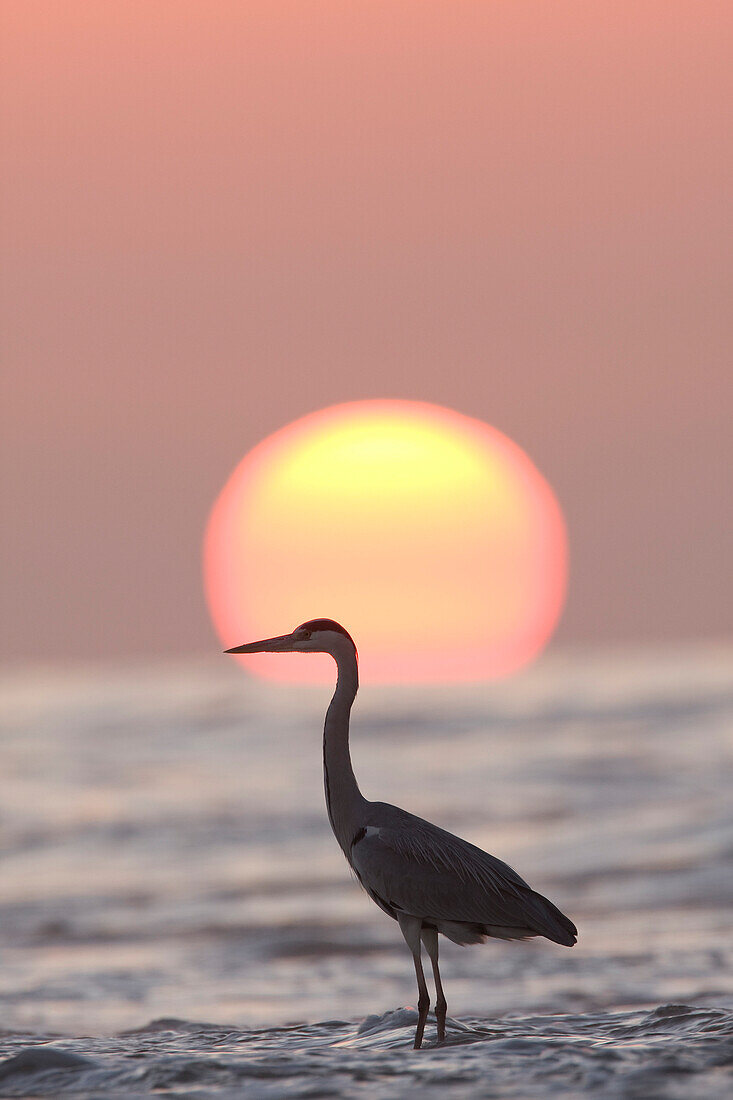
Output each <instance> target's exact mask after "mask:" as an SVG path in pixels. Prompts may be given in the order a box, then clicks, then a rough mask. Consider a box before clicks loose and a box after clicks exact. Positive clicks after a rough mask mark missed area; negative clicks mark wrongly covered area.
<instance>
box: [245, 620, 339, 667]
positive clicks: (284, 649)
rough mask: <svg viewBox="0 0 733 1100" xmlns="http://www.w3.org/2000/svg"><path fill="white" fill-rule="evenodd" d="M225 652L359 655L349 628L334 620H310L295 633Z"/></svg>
mask: <svg viewBox="0 0 733 1100" xmlns="http://www.w3.org/2000/svg"><path fill="white" fill-rule="evenodd" d="M224 652H225V653H330V654H331V656H332V657H335V658H336V659H338V658H339V657H341V656H345V655H346V654H347V653H353V654H354V656H356V646H355V645H354V640H353V638H352V637H351V635H350V634H349V632H348V630H344V628H343V627H342V626H340V625H339V624H338V623H335V622H334V621H333V619H310V620H309V621H308V622H307V623H301V625H300V626H296V628H295V630H294V631H293V632H292V634H281V635H279V636H278V637H277V638H263V640H262V641H260V642H245V644H244V645H237V646H234V648H233V649H226V650H224Z"/></svg>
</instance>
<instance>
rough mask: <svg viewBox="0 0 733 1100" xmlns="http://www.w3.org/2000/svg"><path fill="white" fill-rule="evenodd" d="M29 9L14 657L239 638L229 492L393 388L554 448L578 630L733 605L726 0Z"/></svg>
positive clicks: (8, 424)
mask: <svg viewBox="0 0 733 1100" xmlns="http://www.w3.org/2000/svg"><path fill="white" fill-rule="evenodd" d="M0 18H2V22H3V24H4V25H3V28H2V51H3V57H2V59H1V61H2V66H1V68H2V77H1V79H2V82H3V85H4V87H3V96H2V98H3V104H2V156H3V183H2V188H3V238H4V240H3V255H4V257H5V265H4V269H5V270H4V277H3V291H2V313H3V316H2V318H0V328H1V331H2V345H3V359H4V364H5V365H4V378H3V395H2V418H3V423H2V426H1V430H2V448H3V481H4V486H3V497H4V515H5V523H4V524H3V544H4V558H5V565H4V581H3V584H4V592H3V604H4V606H3V610H2V616H3V622H4V627H3V643H2V644H3V652H4V654H5V655H7V656H12V657H18V658H27V657H42V658H46V657H48V658H54V657H77V656H79V657H84V656H93V655H105V656H111V655H115V654H118V653H119V654H129V653H165V652H186V651H190V650H203V649H205V648H207V647H212V648H213V647H214V646H216V645H217V643H216V642H215V640H214V637H213V632H212V631H211V628H210V626H209V624H208V619H207V615H206V611H205V608H204V602H203V596H202V591H201V580H200V544H201V536H202V531H203V526H204V523H205V519H206V515H207V512H208V509H209V506H210V504H211V503H212V501H213V499H214V497H215V495H216V493H217V492H218V490H219V489H220V487H221V485H222V484H223V482H224V481H225V479H226V478H227V476H228V474H229V473H230V471H231V469H232V468H233V466H234V465H235V463H236V462H237V461H238V459H239V458H240V457H241V456H242V454H244V452H245V451H246V450H248V449H249V448H250V447H251V446H253V445H254V444H255V443H256V442H258V441H259V440H260V439H261V438H262V437H263V436H264V435H266V434H267V433H269V432H271V431H273V430H275V429H276V428H278V427H280V426H282V425H283V424H285V423H287V422H288V421H290V420H292V419H294V418H296V417H298V416H301V415H303V414H305V413H307V412H311V411H313V410H315V409H318V408H320V407H323V406H325V405H330V404H334V403H336V402H341V401H348V400H355V399H359V398H366V397H404V398H411V399H420V400H425V401H432V402H436V403H438V404H444V405H447V406H449V407H451V408H455V409H457V410H459V411H461V412H464V413H467V414H469V415H471V416H476V417H480V418H482V419H484V420H486V421H487V422H489V423H490V424H493V425H495V426H496V427H497V428H499V429H500V430H501V431H502V432H504V433H506V434H507V435H509V436H510V437H511V438H513V439H514V440H516V442H517V443H519V444H520V446H522V447H523V448H524V449H525V450H526V451H527V453H528V454H529V455H530V456H531V458H532V459H533V461H534V462H535V463H536V464H537V465H538V466H539V468H540V470H542V472H543V473H544V474H545V476H546V477H547V478H548V480H549V481H550V483H551V484H552V485H553V486H554V488H555V490H556V492H557V495H558V497H559V499H560V501H561V503H562V505H563V508H564V511H565V515H566V518H567V521H568V526H569V533H570V547H571V572H570V594H569V601H568V605H567V610H566V614H565V617H564V619H563V622H562V625H561V628H560V630H559V632H558V635H557V637H558V640H559V641H563V640H564V641H566V642H570V641H580V640H590V641H598V642H606V641H615V640H634V641H636V640H646V639H657V638H677V637H680V638H686V637H717V636H721V635H723V634H725V633H728V632H729V631H730V627H731V620H732V618H733V585H732V583H731V575H732V574H731V568H732V567H731V563H732V562H733V492H732V491H731V470H732V469H733V432H732V431H731V426H730V425H731V419H732V412H733V408H732V406H733V373H732V370H731V355H730V352H731V345H732V340H731V337H732V336H733V310H732V309H731V291H732V283H733V280H732V279H731V256H733V219H732V218H731V191H732V184H731V180H732V178H733V137H732V132H731V126H730V103H731V102H732V101H733V65H731V57H733V33H732V32H733V6H731V4H730V3H728V2H720V3H713V2H708V0H696V2H685V3H683V2H676V0H660V2H649V3H645V2H643V0H642V2H639V0H635V2H633V3H626V2H622V0H614V2H613V3H603V2H597V3H596V2H594V3H586V2H580V0H578V2H575V3H564V2H558V0H555V2H553V3H547V2H546V0H537V2H534V3H522V2H511V3H487V2H485V0H484V2H480V3H471V2H456V0H447V2H445V3H435V2H432V0H412V2H409V3H403V2H399V0H388V2H380V0H363V2H359V0H355V2H351V3H348V4H346V3H343V2H342V0H340V2H338V3H335V2H334V3H325V2H319V0H314V2H313V3H308V4H305V3H302V2H298V3H291V4H283V3H277V2H275V0H266V2H257V3H254V2H253V3H248V4H242V3H239V2H237V3H216V2H208V3H206V4H204V3H201V2H199V3H192V2H183V0H175V2H158V3H154V4H153V3H150V2H149V0H145V2H137V3H136V2H131V0H127V2H125V3H121V4H108V3H102V2H99V3H97V2H93V0H92V2H89V0H84V2H81V3H79V2H73V0H66V2H65V3H61V4H60V3H52V2H33V0H17V2H16V0H4V3H3V5H2V12H1V13H0ZM320 613H321V612H320V609H317V608H316V609H314V614H320ZM291 625H292V624H289V623H284V624H283V623H275V624H273V629H274V630H275V631H280V630H281V629H285V628H288V627H289V626H291Z"/></svg>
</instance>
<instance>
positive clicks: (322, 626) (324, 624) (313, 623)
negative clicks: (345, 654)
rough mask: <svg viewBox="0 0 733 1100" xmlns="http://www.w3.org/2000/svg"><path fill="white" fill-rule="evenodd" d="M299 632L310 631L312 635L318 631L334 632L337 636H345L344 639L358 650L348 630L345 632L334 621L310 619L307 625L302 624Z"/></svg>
mask: <svg viewBox="0 0 733 1100" xmlns="http://www.w3.org/2000/svg"><path fill="white" fill-rule="evenodd" d="M298 630H308V631H310V633H311V634H313V633H315V631H316V630H333V631H335V632H336V633H337V634H343V636H344V638H348V639H349V641H350V642H351V644H352V645H353V646H354V649H356V645H355V644H354V639H353V638H352V637H351V635H350V634H349V632H348V630H344V628H343V627H342V626H341V624H340V623H336V622H334V620H333V619H310V620H309V621H308V622H307V623H301V624H300V626H299V627H298Z"/></svg>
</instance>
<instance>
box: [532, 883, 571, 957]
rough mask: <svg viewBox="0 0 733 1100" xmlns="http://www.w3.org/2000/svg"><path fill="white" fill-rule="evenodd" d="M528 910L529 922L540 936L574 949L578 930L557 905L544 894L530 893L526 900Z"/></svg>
mask: <svg viewBox="0 0 733 1100" xmlns="http://www.w3.org/2000/svg"><path fill="white" fill-rule="evenodd" d="M525 904H526V905H527V909H528V914H527V916H528V921H527V923H528V924H530V925H531V927H532V928H535V929H536V930H537V935H538V936H544V937H545V938H546V939H548V940H552V942H553V943H560V944H562V945H563V947H573V946H574V944H575V943H576V941H577V937H578V929H577V928H576V927H575V925H574V924H573V922H572V921H571V920H570V918H569V917H566V916H565V914H564V913H561V912H560V910H559V909H558V907H557V906H556V905H553V904H552V902H551V901H549V900H548V899H547V898H545V897H543V896H542V894H537V893H535V891H534V890H532V891H531V892H530V896H529V897H528V898H527V899H526V900H525Z"/></svg>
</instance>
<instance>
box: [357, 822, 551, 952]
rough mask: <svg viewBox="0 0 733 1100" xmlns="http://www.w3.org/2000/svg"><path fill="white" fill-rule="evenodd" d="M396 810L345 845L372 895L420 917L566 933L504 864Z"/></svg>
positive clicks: (543, 903)
mask: <svg viewBox="0 0 733 1100" xmlns="http://www.w3.org/2000/svg"><path fill="white" fill-rule="evenodd" d="M390 809H391V808H390ZM399 813H400V817H398V818H396V819H395V820H391V821H389V823H388V824H384V825H373V826H370V827H368V828H366V829H365V830H364V831H363V835H360V836H359V837H358V839H355V843H354V846H353V848H352V850H351V860H352V864H353V867H354V870H355V871H356V872H357V874H358V876H359V878H360V880H361V882H362V884H363V885H364V886H365V887H366V889H367V890H368V891H369V893H371V894H372V895H373V896H374V897H375V900H378V901H379V902H380V903H381V902H386V903H387V905H388V906H390V907H391V908H392V909H395V910H402V911H403V912H406V913H411V914H412V915H414V916H417V917H421V918H422V919H423V920H433V921H449V922H466V923H471V924H476V925H482V926H487V927H488V926H496V927H497V928H499V927H503V928H506V929H518V930H520V929H524V930H525V933H527V932H528V930H531V931H534V932H535V933H536V934H539V935H545V936H549V938H551V939H555V938H557V935H558V933H559V934H560V935H561V936H563V937H567V935H568V931H569V929H568V930H565V929H562V930H559V929H558V928H557V927H556V917H555V914H557V916H558V917H562V914H560V913H559V911H558V910H556V909H555V907H554V906H553V905H552V904H551V903H550V902H548V901H547V900H546V899H545V898H543V897H542V896H541V895H539V894H536V893H535V892H534V891H533V890H532V889H531V888H530V887H529V886H528V885H527V883H526V882H525V881H524V880H523V879H522V878H520V876H519V875H518V874H517V873H516V871H514V870H512V868H511V867H509V866H508V865H507V864H506V863H503V862H502V861H501V860H500V859H497V858H496V857H495V856H491V855H489V854H488V852H484V851H482V850H481V849H480V848H477V847H475V845H473V844H469V843H468V842H467V841H465V840H461V839H460V838H459V837H457V836H453V834H452V833H448V832H445V831H444V830H443V829H439V828H438V827H437V826H435V825H431V824H430V822H427V821H423V820H422V819H421V818H417V817H413V816H412V815H411V814H407V813H404V811H399ZM392 816H394V815H392ZM548 907H549V909H548ZM563 920H565V921H567V918H563ZM567 924H568V925H570V927H572V925H571V924H570V922H569V921H568V922H567ZM560 942H562V940H560Z"/></svg>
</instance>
